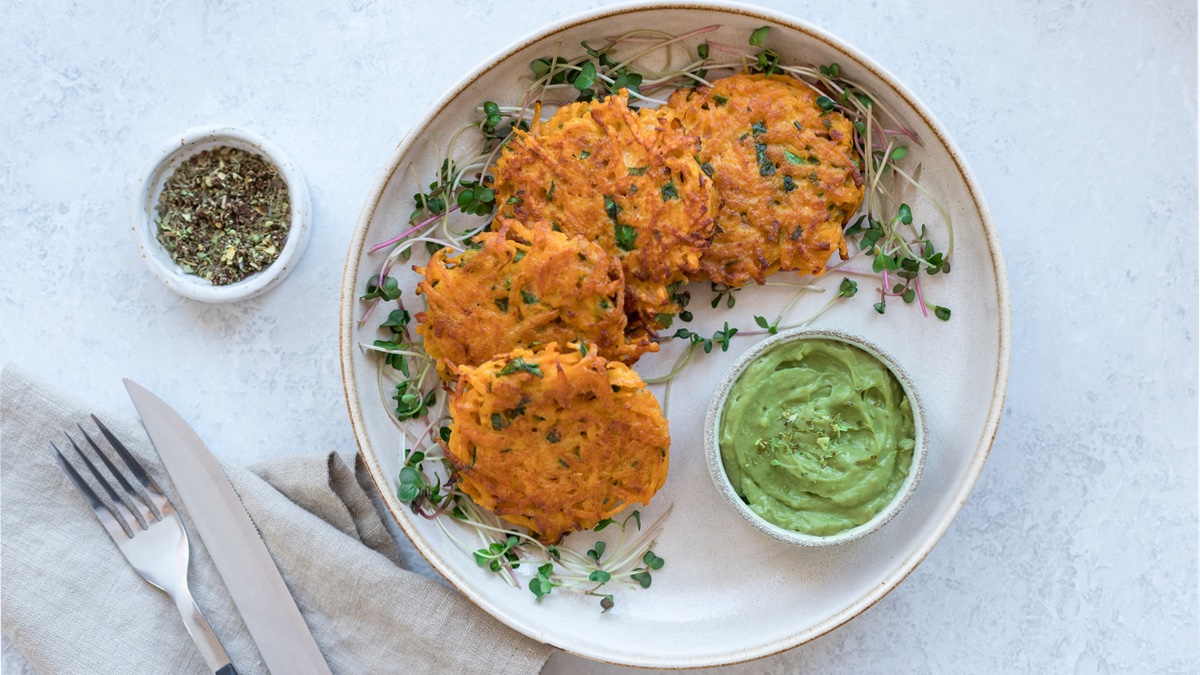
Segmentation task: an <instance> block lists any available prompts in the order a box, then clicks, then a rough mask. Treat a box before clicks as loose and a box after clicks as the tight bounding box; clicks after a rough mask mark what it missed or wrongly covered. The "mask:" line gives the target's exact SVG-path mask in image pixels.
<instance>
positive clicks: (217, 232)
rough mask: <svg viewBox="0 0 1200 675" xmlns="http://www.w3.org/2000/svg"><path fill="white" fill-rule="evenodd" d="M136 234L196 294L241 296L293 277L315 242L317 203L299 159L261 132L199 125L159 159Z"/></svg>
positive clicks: (154, 263)
mask: <svg viewBox="0 0 1200 675" xmlns="http://www.w3.org/2000/svg"><path fill="white" fill-rule="evenodd" d="M133 207H134V208H133V237H134V241H135V243H136V244H137V247H138V252H139V254H140V255H141V256H142V259H143V260H145V261H146V266H147V267H149V268H150V271H151V272H153V273H154V275H155V276H156V277H158V279H159V280H160V281H162V282H163V283H164V284H166V286H167V287H168V288H170V289H171V290H173V291H175V292H176V293H179V294H180V295H183V296H185V297H189V298H192V299H194V300H201V301H204V302H232V301H235V300H244V299H246V298H252V297H254V296H256V295H260V294H262V293H265V292H266V291H268V290H270V289H271V288H273V287H274V286H275V285H276V284H278V283H279V282H280V281H282V280H283V279H284V277H286V276H287V275H288V273H289V272H291V270H292V268H293V267H295V266H296V263H297V262H298V261H299V259H300V255H301V254H302V253H303V252H304V247H305V246H306V245H307V244H308V229H309V221H310V219H311V214H312V208H311V206H310V204H309V198H308V187H307V186H306V185H305V183H304V177H303V176H302V175H301V173H300V170H299V169H298V168H297V167H296V165H295V163H293V162H292V160H291V159H290V158H289V157H288V156H287V155H285V154H284V153H283V151H282V150H280V149H279V147H278V146H276V145H275V144H274V143H271V142H270V141H268V140H267V139H265V138H263V137H262V136H259V135H258V134H256V133H254V132H253V131H249V130H246V129H240V128H237V127H230V126H211V127H200V128H196V129H189V130H188V131H185V132H184V133H183V134H181V135H180V137H179V138H178V139H173V140H172V141H171V142H170V143H168V144H167V145H166V146H165V147H164V148H163V149H162V150H160V151H159V152H158V153H156V154H155V156H154V157H153V158H151V160H150V162H149V163H148V164H147V166H146V170H145V171H144V172H143V174H142V179H141V182H140V183H139V185H138V187H137V192H136V194H135V196H134V205H133Z"/></svg>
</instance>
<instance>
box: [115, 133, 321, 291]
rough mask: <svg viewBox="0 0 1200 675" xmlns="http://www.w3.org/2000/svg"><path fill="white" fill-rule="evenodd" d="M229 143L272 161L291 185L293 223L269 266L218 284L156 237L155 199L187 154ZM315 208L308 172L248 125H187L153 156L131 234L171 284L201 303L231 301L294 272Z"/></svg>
mask: <svg viewBox="0 0 1200 675" xmlns="http://www.w3.org/2000/svg"><path fill="white" fill-rule="evenodd" d="M223 146H228V147H233V148H237V149H239V150H244V151H246V152H250V153H254V154H256V155H259V156H260V157H262V158H263V159H265V160H266V161H267V162H269V163H271V164H273V165H274V166H275V167H276V168H277V169H278V170H279V174H280V176H281V177H282V178H283V181H284V183H285V184H286V185H287V190H288V199H289V201H290V204H291V223H290V226H289V228H288V235H287V240H286V241H285V242H284V245H283V249H282V250H280V252H279V257H278V258H276V259H275V261H274V262H273V263H271V264H270V265H269V266H268V267H267V268H266V269H264V270H262V271H260V272H257V273H255V274H252V275H250V276H249V277H247V278H245V279H242V280H240V281H237V282H234V283H231V284H227V285H224V286H218V285H215V284H213V283H212V282H210V281H208V280H207V279H204V278H202V277H199V276H197V275H194V274H189V273H187V272H185V271H184V270H183V269H182V268H181V267H180V266H179V265H178V264H176V262H175V261H174V260H173V259H172V258H171V254H170V253H168V252H167V250H166V248H165V247H163V245H162V244H161V243H160V242H159V241H158V237H157V230H158V226H157V225H156V220H157V219H158V212H157V204H158V200H159V196H160V195H161V194H162V191H163V186H164V184H165V183H166V182H167V179H168V178H170V177H171V174H172V173H174V172H175V170H176V169H178V168H179V166H180V165H181V164H183V163H184V162H186V161H187V160H188V159H190V158H192V157H194V156H196V155H198V154H200V153H201V152H204V151H205V150H213V149H215V148H219V147H223ZM311 214H312V207H311V205H310V202H309V196H308V186H307V184H306V183H305V182H304V176H303V175H302V174H301V173H300V170H299V169H298V168H297V167H296V165H295V163H294V162H292V160H291V158H289V157H288V156H287V155H286V154H284V152H283V151H282V150H280V149H279V147H278V146H276V145H275V144H274V143H272V142H270V141H268V140H267V139H265V138H263V137H262V136H260V135H258V134H256V133H254V132H253V131H250V130H248V129H241V128H238V127H232V126H209V127H198V128H194V129H189V130H187V131H185V132H183V133H182V134H180V135H179V137H178V139H172V140H171V141H170V142H168V143H167V144H165V145H164V146H163V147H162V149H160V150H159V151H158V152H157V153H155V154H154V156H153V157H151V159H150V161H149V162H148V163H147V165H146V169H145V170H144V171H143V172H142V176H141V179H140V181H139V183H138V186H137V191H136V193H135V194H134V200H133V224H132V228H133V239H134V244H135V245H136V246H137V249H138V254H139V255H141V257H142V260H144V261H145V263H146V266H147V267H148V268H150V271H151V272H153V273H154V276H156V277H157V278H158V280H159V281H161V282H162V283H164V284H165V285H166V286H167V288H170V289H171V290H172V291H175V292H176V293H179V294H180V295H182V296H184V297H188V298H191V299H193V300H200V301H202V302H218V303H219V302H233V301H236V300H245V299H248V298H253V297H255V296H257V295H260V294H262V293H265V292H266V291H268V290H270V289H271V288H274V287H275V285H276V284H278V283H279V282H280V281H283V279H284V278H285V277H286V276H287V275H288V273H289V272H291V270H292V268H293V267H295V266H296V263H297V262H299V259H300V256H301V255H302V254H303V252H304V248H305V246H307V244H308V229H309V222H310V220H311Z"/></svg>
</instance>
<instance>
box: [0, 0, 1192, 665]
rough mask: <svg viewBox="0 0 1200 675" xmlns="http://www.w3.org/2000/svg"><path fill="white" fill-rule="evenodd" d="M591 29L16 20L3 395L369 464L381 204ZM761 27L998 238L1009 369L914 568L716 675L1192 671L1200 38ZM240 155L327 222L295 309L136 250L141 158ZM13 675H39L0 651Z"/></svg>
mask: <svg viewBox="0 0 1200 675" xmlns="http://www.w3.org/2000/svg"><path fill="white" fill-rule="evenodd" d="M597 4H602V3H595V2H577V1H571V0H554V1H549V0H530V1H529V2H525V3H521V4H520V5H517V4H515V3H513V4H511V5H510V4H508V3H498V2H467V1H462V0H447V1H443V2H437V3H418V2H414V1H412V0H397V1H395V2H372V1H370V0H363V1H353V2H340V3H322V2H313V1H311V0H300V1H298V2H293V3H283V4H281V3H262V2H255V3H154V4H152V5H147V6H142V7H139V6H138V5H135V4H134V3H116V4H113V3H78V4H72V3H65V2H52V3H44V4H43V3H27V2H19V1H18V2H13V1H11V0H10V1H9V2H6V3H4V5H3V7H2V8H0V17H2V18H0V91H2V92H3V95H4V98H3V100H4V104H3V105H2V106H0V361H7V360H11V361H14V362H17V363H19V364H21V365H22V366H24V367H25V368H28V369H30V370H32V371H34V372H36V373H38V374H40V375H41V376H43V377H45V378H48V379H50V380H51V381H54V382H57V383H58V384H60V385H62V386H66V387H72V388H76V389H78V390H80V391H81V392H82V393H83V394H84V395H85V396H87V397H90V398H91V399H93V400H95V401H96V403H97V404H98V405H105V406H109V407H115V408H121V409H126V410H128V409H129V404H128V402H127V400H126V399H125V395H124V392H123V391H122V387H121V384H120V378H121V377H124V376H128V377H132V378H134V379H136V380H138V381H139V382H141V383H143V384H145V385H146V386H148V387H149V388H151V389H153V390H155V391H157V392H158V393H160V394H161V395H163V397H164V398H166V399H167V400H169V401H171V402H173V403H174V404H176V406H177V407H179V408H180V409H181V410H186V411H187V412H188V416H189V417H190V419H191V420H192V422H193V424H194V425H195V427H196V428H197V430H198V431H199V432H200V434H201V435H202V436H203V437H205V438H206V439H207V440H208V441H209V443H210V445H211V446H212V447H213V448H214V449H216V450H217V451H218V452H219V453H220V454H222V455H223V456H226V457H230V458H234V459H236V460H238V461H245V462H249V461H252V460H255V459H259V458H264V457H268V456H273V455H277V454H284V453H289V452H294V451H298V450H310V451H312V450H324V449H328V448H334V449H337V450H339V451H340V452H343V453H346V454H350V453H353V452H354V448H355V446H354V439H353V436H352V434H351V432H350V426H349V423H348V420H347V416H346V410H345V404H344V400H343V397H342V389H341V378H340V372H339V366H338V360H337V336H336V327H337V316H338V303H339V297H338V295H339V284H340V280H341V269H342V264H343V260H344V257H345V252H346V249H347V246H348V241H349V236H350V232H351V229H352V227H353V224H354V222H355V220H356V218H357V215H358V211H359V209H360V208H361V206H362V204H363V202H364V200H365V197H366V193H367V189H368V187H369V186H370V184H371V182H372V181H373V180H374V178H375V175H376V173H377V171H378V170H379V169H380V167H381V166H382V165H383V162H384V160H385V159H386V157H387V156H388V154H389V153H390V152H391V150H392V148H393V147H394V146H395V145H396V144H397V143H398V142H399V140H400V139H401V137H402V136H403V135H404V133H405V132H406V131H407V129H408V127H409V126H410V124H411V123H412V122H413V121H415V120H416V119H417V117H418V116H419V115H420V114H421V113H422V112H423V111H424V110H425V109H426V107H427V106H428V105H429V104H430V103H432V102H433V101H434V100H435V99H436V98H437V97H438V96H439V95H440V93H441V92H442V91H443V90H444V89H445V88H446V87H447V86H448V85H449V84H450V83H452V82H454V81H455V80H457V78H459V77H460V76H461V75H462V74H464V73H465V72H467V71H468V70H469V69H470V68H472V67H473V66H474V65H475V64H476V63H477V62H478V61H480V60H482V59H483V58H484V57H486V56H488V55H490V54H491V53H493V52H495V51H497V50H499V49H501V48H502V47H504V46H506V45H507V44H509V43H510V42H512V41H514V40H516V39H517V38H519V37H521V36H522V35H524V34H525V33H527V32H529V31H532V30H534V29H536V28H538V27H539V26H541V25H543V24H544V23H546V22H548V21H550V20H553V19H557V18H560V17H562V16H565V15H567V14H570V13H573V12H575V11H578V10H582V9H586V8H588V7H591V6H595V5H597ZM763 4H764V5H766V6H768V7H773V8H776V9H779V10H782V11H785V12H788V13H790V14H793V15H795V16H798V17H799V18H802V19H804V20H807V21H809V22H812V23H814V24H816V25H818V26H821V27H823V28H825V29H827V30H829V31H831V32H833V33H834V34H836V35H838V36H840V37H842V38H843V39H845V40H847V41H849V42H850V43H852V44H854V45H856V46H857V47H859V48H861V49H862V50H864V51H865V52H867V53H868V54H869V55H870V56H872V57H873V58H874V59H876V60H877V61H878V62H880V63H882V64H883V65H884V66H885V67H886V68H888V69H889V70H890V71H891V72H893V73H894V74H895V75H897V76H898V77H899V78H900V79H901V80H902V81H903V82H905V83H906V84H907V85H908V87H909V88H910V89H911V90H912V91H914V92H915V93H916V94H917V96H919V97H920V98H922V99H923V100H924V101H925V102H926V103H927V104H928V105H929V107H930V108H931V109H932V110H933V111H934V112H935V114H936V115H938V116H939V117H940V119H941V120H942V122H943V123H944V124H945V125H946V127H947V128H948V129H949V131H950V134H951V135H952V137H953V138H954V139H955V140H956V141H957V143H958V145H959V146H960V148H961V149H962V150H963V152H964V154H965V156H966V157H967V159H968V161H969V162H970V164H971V167H972V168H973V170H974V172H975V174H976V176H977V177H978V179H979V182H980V184H981V185H982V187H983V191H984V195H985V197H986V199H987V201H988V203H989V206H990V207H991V209H992V212H993V215H994V217H995V220H996V223H997V226H998V228H999V235H1000V239H1001V242H1002V244H1003V247H1004V254H1005V257H1006V259H1007V263H1008V272H1009V279H1010V282H1011V290H1012V308H1013V327H1014V336H1013V337H1014V339H1013V361H1012V374H1011V379H1010V387H1009V391H1008V399H1007V404H1006V406H1005V412H1004V417H1003V422H1002V424H1001V427H1000V431H999V434H998V436H997V438H996V442H995V445H994V447H993V449H992V454H991V458H990V459H989V461H988V464H987V466H986V468H985V469H984V472H983V475H982V477H981V478H980V481H979V483H978V486H977V488H976V490H975V492H974V494H973V495H972V496H971V498H970V500H969V501H968V502H967V504H966V505H965V507H964V509H963V510H962V513H961V514H960V516H959V517H958V520H957V521H956V523H955V525H954V526H953V527H952V528H951V529H950V531H949V533H948V534H947V535H946V537H945V538H944V539H943V541H942V542H941V543H940V544H939V545H938V546H937V548H936V549H935V550H934V551H933V553H932V554H931V555H930V556H929V558H928V559H927V560H926V561H925V562H924V564H922V565H921V566H920V567H919V568H918V569H917V570H916V572H914V573H913V574H912V575H911V576H910V578H909V579H907V580H906V581H905V582H904V583H903V584H901V586H900V587H899V588H898V589H897V590H895V591H894V592H893V593H891V594H890V595H888V596H887V597H886V598H884V600H883V601H881V602H880V603H879V604H878V605H876V606H875V607H873V608H872V609H870V610H869V611H867V612H866V613H865V614H863V615H862V616H860V617H859V618H857V619H855V620H854V621H852V622H851V623H849V624H848V625H846V626H844V627H842V628H840V629H839V630H837V631H835V632H833V633H832V634H830V635H827V636H825V637H823V638H820V639H818V640H816V641H814V642H812V643H810V644H808V645H805V646H802V647H800V648H798V649H795V650H793V651H790V652H787V653H785V654H782V655H779V656H776V657H772V658H769V659H766V660H763V661H759V662H755V663H752V664H746V665H743V666H737V667H733V668H730V669H727V670H723V671H721V672H729V673H735V672H744V673H749V672H767V673H783V672H793V671H799V670H804V671H813V672H846V673H864V672H896V671H901V672H913V671H915V672H922V671H931V672H947V671H954V672H986V671H1012V672H1070V671H1074V672H1084V673H1090V672H1195V671H1196V670H1197V669H1200V651H1198V646H1197V645H1198V641H1200V640H1198V626H1197V489H1196V488H1197V453H1196V449H1197V420H1196V413H1197V398H1196V383H1197V344H1196V331H1197V286H1198V284H1200V281H1198V278H1197V192H1196V190H1197V180H1196V178H1197V173H1196V171H1197V156H1196V141H1197V136H1196V114H1197V110H1196V6H1195V4H1194V3H1191V2H1187V1H1186V0H1175V1H1172V2H1166V1H1148V2H1138V3H1121V2H1103V3H1098V2H1089V1H1086V0H1084V1H1070V0H1066V1H1057V2H1051V1H1044V2H1042V1H1036V0H1024V1H1020V2H1009V3H988V4H986V5H985V4H983V3H965V2H948V1H946V0H910V1H908V2H894V3H889V2H870V1H866V0H850V1H848V2H841V3H820V4H818V3H795V2H786V1H779V0H776V1H771V2H764V3H763ZM221 122H225V123H232V124H236V125H243V126H247V127H250V128H252V129H255V130H257V131H259V132H260V133H262V134H264V135H265V136H267V137H268V138H270V139H272V140H273V141H275V142H276V143H278V144H279V145H280V146H282V147H283V148H284V149H285V150H286V151H287V152H288V153H290V154H291V155H292V157H293V158H294V159H295V160H296V162H297V163H298V164H299V165H300V166H301V167H302V170H303V171H304V172H305V174H306V176H307V179H308V181H309V186H310V189H311V192H312V201H313V207H314V212H315V217H314V224H313V234H312V240H311V243H310V244H309V248H308V251H307V253H306V254H305V256H304V259H303V261H302V263H301V264H300V266H299V267H298V269H296V270H295V272H294V273H293V274H292V276H291V277H290V278H289V279H288V280H287V281H286V282H285V283H284V284H283V285H282V286H281V287H280V288H278V289H276V290H275V291H272V292H271V293H269V294H267V295H266V296H264V297H261V298H259V299H255V300H252V301H248V302H243V303H240V304H235V305H230V306H210V305H203V304H199V303H195V302H192V301H187V300H182V299H180V298H179V297H177V296H175V295H173V294H172V293H171V292H169V291H167V290H166V289H164V288H163V287H161V286H159V285H158V284H156V283H155V281H154V280H153V278H152V277H151V276H150V274H149V272H147V271H146V270H145V269H144V267H143V266H142V264H141V261H140V260H139V259H138V258H137V256H136V255H135V253H134V249H133V246H132V245H131V243H130V239H129V235H128V228H129V217H130V195H131V191H132V184H133V182H134V180H135V179H136V177H137V175H138V174H139V172H140V171H141V169H142V165H143V163H144V162H145V161H146V159H147V158H148V157H149V156H150V154H151V152H152V151H153V150H155V149H157V147H158V146H159V145H160V144H161V143H163V142H164V141H165V140H166V139H167V138H169V137H170V136H171V135H173V134H175V133H177V132H178V131H181V130H183V129H185V128H187V127H191V126H195V125H201V124H210V123H221ZM2 664H3V670H4V672H5V673H22V672H25V671H24V670H23V668H25V665H24V663H23V660H22V658H21V657H20V655H19V654H18V653H16V651H15V650H14V649H13V648H12V647H11V644H9V643H8V642H7V639H6V640H5V647H4V650H3V662H2ZM547 670H548V671H552V672H557V673H565V672H582V673H609V672H615V671H617V670H618V669H616V668H612V667H609V666H604V665H601V664H592V663H584V662H582V661H579V660H576V659H574V658H572V657H568V656H563V655H559V656H556V657H554V658H553V659H552V660H551V663H550V665H549V667H548V669H547Z"/></svg>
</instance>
